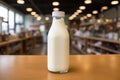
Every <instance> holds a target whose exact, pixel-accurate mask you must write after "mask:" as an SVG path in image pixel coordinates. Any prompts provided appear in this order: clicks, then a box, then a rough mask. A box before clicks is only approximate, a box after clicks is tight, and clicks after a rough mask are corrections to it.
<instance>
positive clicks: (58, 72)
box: [48, 70, 68, 74]
mask: <svg viewBox="0 0 120 80" xmlns="http://www.w3.org/2000/svg"><path fill="white" fill-rule="evenodd" d="M48 71H49V72H51V73H56V74H65V73H68V70H66V71H51V70H48Z"/></svg>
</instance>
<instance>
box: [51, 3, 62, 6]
mask: <svg viewBox="0 0 120 80" xmlns="http://www.w3.org/2000/svg"><path fill="white" fill-rule="evenodd" d="M59 4H60V3H59V2H53V3H52V5H53V6H58V5H59Z"/></svg>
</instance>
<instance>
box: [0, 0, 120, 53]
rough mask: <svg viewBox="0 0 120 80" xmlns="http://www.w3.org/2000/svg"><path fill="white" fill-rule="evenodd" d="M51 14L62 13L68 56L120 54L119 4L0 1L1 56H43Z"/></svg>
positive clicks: (110, 1) (101, 1) (113, 1)
mask: <svg viewBox="0 0 120 80" xmlns="http://www.w3.org/2000/svg"><path fill="white" fill-rule="evenodd" d="M52 11H65V13H66V17H65V23H66V27H67V29H68V32H69V34H70V54H72V55H83V54H87V55H91V54H94V55H101V54H119V53H120V1H119V0H0V55H20V54H23V55H46V54H47V35H48V32H49V29H50V27H51V24H52V16H51V14H52Z"/></svg>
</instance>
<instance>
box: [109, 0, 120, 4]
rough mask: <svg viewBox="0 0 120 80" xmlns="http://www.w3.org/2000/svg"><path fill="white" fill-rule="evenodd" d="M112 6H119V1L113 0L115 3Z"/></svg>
mask: <svg viewBox="0 0 120 80" xmlns="http://www.w3.org/2000/svg"><path fill="white" fill-rule="evenodd" d="M111 4H112V5H117V4H119V1H118V0H113V1H112V2H111Z"/></svg>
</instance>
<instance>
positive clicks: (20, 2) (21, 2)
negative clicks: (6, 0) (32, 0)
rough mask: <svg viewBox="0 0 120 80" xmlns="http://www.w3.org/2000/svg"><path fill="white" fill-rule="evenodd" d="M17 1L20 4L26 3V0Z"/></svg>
mask: <svg viewBox="0 0 120 80" xmlns="http://www.w3.org/2000/svg"><path fill="white" fill-rule="evenodd" d="M17 3H18V4H24V3H25V1H24V0H17Z"/></svg>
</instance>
